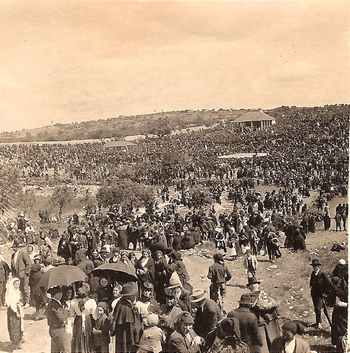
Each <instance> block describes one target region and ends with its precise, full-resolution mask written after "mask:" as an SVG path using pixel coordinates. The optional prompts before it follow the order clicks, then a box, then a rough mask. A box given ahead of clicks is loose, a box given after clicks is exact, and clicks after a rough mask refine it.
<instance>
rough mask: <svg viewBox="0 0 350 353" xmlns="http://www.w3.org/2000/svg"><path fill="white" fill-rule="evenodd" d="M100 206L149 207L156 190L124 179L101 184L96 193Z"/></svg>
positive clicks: (153, 199)
mask: <svg viewBox="0 0 350 353" xmlns="http://www.w3.org/2000/svg"><path fill="white" fill-rule="evenodd" d="M96 199H97V202H98V204H99V206H103V207H107V206H110V205H118V206H132V207H134V208H136V209H137V208H139V207H147V206H148V205H149V203H152V202H154V201H155V191H154V188H152V187H151V186H146V185H142V184H138V183H135V182H133V181H124V182H121V183H118V184H116V185H109V186H108V185H104V186H101V187H100V189H99V190H98V192H97V195H96Z"/></svg>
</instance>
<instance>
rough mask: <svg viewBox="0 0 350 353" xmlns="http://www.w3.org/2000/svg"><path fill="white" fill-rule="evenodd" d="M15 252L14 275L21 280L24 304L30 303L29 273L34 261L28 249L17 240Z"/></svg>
mask: <svg viewBox="0 0 350 353" xmlns="http://www.w3.org/2000/svg"><path fill="white" fill-rule="evenodd" d="M12 249H13V254H12V256H11V272H12V276H13V277H17V278H19V279H20V281H21V286H20V291H21V293H22V301H23V304H24V305H25V306H26V305H29V303H28V302H29V275H30V270H31V267H32V262H31V260H30V258H29V256H28V253H27V249H26V248H23V247H21V244H19V243H18V241H17V240H14V241H13V244H12Z"/></svg>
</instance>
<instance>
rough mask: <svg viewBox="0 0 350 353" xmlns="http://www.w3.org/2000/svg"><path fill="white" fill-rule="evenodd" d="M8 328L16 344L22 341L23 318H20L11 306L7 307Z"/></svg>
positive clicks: (11, 338)
mask: <svg viewBox="0 0 350 353" xmlns="http://www.w3.org/2000/svg"><path fill="white" fill-rule="evenodd" d="M7 329H8V332H9V336H10V341H11V342H13V343H15V344H18V343H20V342H21V340H22V337H23V332H22V318H18V317H17V315H16V313H15V312H14V311H13V310H12V309H11V308H7Z"/></svg>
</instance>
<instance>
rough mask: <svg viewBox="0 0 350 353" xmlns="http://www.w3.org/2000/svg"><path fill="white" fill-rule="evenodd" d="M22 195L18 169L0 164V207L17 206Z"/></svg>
mask: <svg viewBox="0 0 350 353" xmlns="http://www.w3.org/2000/svg"><path fill="white" fill-rule="evenodd" d="M22 195H23V191H22V181H21V178H20V172H19V169H18V168H14V167H10V166H1V168H0V209H7V208H13V207H16V206H18V205H19V201H20V199H21V196H22Z"/></svg>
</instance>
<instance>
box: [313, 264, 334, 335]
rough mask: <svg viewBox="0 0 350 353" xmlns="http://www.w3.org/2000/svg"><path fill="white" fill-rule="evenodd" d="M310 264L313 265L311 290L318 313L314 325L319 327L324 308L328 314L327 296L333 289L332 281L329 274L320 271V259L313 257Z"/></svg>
mask: <svg viewBox="0 0 350 353" xmlns="http://www.w3.org/2000/svg"><path fill="white" fill-rule="evenodd" d="M310 265H311V266H312V267H313V271H312V273H311V278H310V291H311V298H312V302H313V304H314V311H315V315H316V322H315V324H314V325H313V326H314V327H315V328H318V325H319V324H320V323H321V322H322V318H321V310H322V308H323V309H324V311H325V314H326V310H327V309H326V307H325V297H326V296H327V294H328V293H329V292H330V291H331V289H332V283H331V281H330V280H329V278H328V277H327V275H326V274H325V273H323V272H321V271H320V267H321V263H320V262H319V261H318V259H313V260H312V262H311V264H310Z"/></svg>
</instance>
